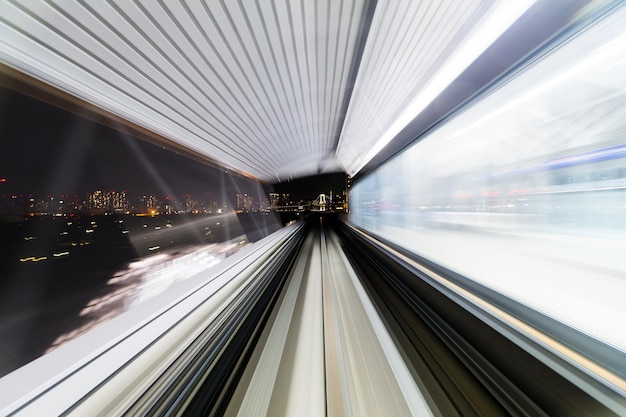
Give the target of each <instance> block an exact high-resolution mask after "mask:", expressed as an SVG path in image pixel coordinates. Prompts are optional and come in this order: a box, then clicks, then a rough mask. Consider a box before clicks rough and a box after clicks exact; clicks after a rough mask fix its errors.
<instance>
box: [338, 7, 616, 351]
mask: <svg viewBox="0 0 626 417" xmlns="http://www.w3.org/2000/svg"><path fill="white" fill-rule="evenodd" d="M622 9H623V8H622ZM625 18H626V16H625V12H624V10H621V11H618V12H616V13H614V14H613V15H612V16H610V17H608V18H605V20H604V21H602V22H601V23H599V24H596V25H595V26H594V27H591V28H588V29H587V30H586V32H585V33H584V35H581V36H578V37H575V38H573V39H571V40H570V41H569V42H568V43H566V44H564V45H562V46H560V47H559V48H558V49H556V50H554V51H552V52H550V53H549V54H548V55H547V56H545V57H543V58H541V59H539V60H538V61H537V62H535V63H534V64H533V65H532V66H530V67H529V68H527V69H526V70H524V71H522V72H520V73H518V74H516V75H513V76H511V77H509V79H507V80H505V81H504V82H502V83H501V84H500V85H499V86H498V87H497V88H495V89H494V90H493V91H491V92H489V93H487V94H485V95H484V96H483V97H481V98H480V99H479V100H477V101H476V102H475V103H473V104H472V105H471V106H470V107H468V108H467V109H465V110H464V111H463V112H461V113H460V114H458V115H456V116H455V117H454V118H452V119H451V120H449V121H448V122H447V123H445V124H443V125H442V126H440V127H438V128H437V129H436V130H434V131H432V132H431V133H429V134H428V136H427V137H425V138H424V139H423V140H421V141H420V142H418V143H416V144H414V145H413V146H412V147H411V148H409V149H407V150H406V151H405V152H404V153H402V154H400V155H399V156H397V157H396V158H394V159H393V160H391V161H390V162H388V163H387V164H386V165H384V166H383V167H381V168H379V169H378V170H377V171H376V172H374V173H373V174H370V175H368V176H367V177H365V178H363V179H362V180H361V181H359V182H358V183H357V184H356V185H355V186H354V187H353V188H352V192H351V196H350V197H351V204H350V206H351V217H350V218H351V221H352V222H353V223H354V224H356V225H358V226H360V227H362V228H364V229H366V230H369V231H371V232H373V233H375V234H378V235H380V236H382V237H384V238H386V239H387V240H390V241H392V242H394V243H396V244H399V245H401V246H403V247H405V248H407V249H409V250H412V251H414V252H415V253H418V254H420V255H423V256H425V257H427V258H430V259H432V260H434V261H436V262H438V263H440V264H442V265H444V266H446V267H448V268H450V269H452V270H456V271H457V272H459V273H461V274H463V275H465V276H467V277H470V278H472V279H473V280H475V281H478V282H481V283H483V284H485V285H487V286H489V287H491V288H493V289H495V290H497V291H499V292H501V293H503V294H505V295H507V296H509V297H511V298H513V299H516V300H518V301H520V302H522V303H524V304H526V305H528V306H531V307H532V308H534V309H537V310H539V311H541V312H543V313H545V314H547V315H549V316H551V317H553V318H556V319H557V320H560V321H562V322H565V323H567V324H569V325H571V326H573V327H576V328H578V329H580V330H582V331H583V332H585V333H587V334H590V335H592V336H594V337H596V338H599V339H601V340H603V341H605V342H607V343H609V344H611V345H613V346H615V347H617V348H619V349H621V350H624V351H626V332H624V321H625V320H626V304H625V303H624V294H626V279H625V277H626V258H624V253H626V139H625V138H626V77H624V74H626V55H625V54H624V51H625V50H626V27H625V26H624V25H623V21H624V19H625Z"/></svg>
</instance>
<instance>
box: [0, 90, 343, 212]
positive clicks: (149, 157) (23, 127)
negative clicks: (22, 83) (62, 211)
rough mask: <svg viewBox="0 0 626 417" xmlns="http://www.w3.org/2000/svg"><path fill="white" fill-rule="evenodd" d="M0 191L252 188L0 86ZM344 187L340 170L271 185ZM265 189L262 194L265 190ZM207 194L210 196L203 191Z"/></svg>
mask: <svg viewBox="0 0 626 417" xmlns="http://www.w3.org/2000/svg"><path fill="white" fill-rule="evenodd" d="M2 179H5V180H6V182H1V183H0V194H5V195H7V194H35V195H48V194H49V195H53V196H58V195H62V194H69V195H74V194H77V195H84V193H85V192H86V191H90V190H91V191H93V190H97V189H100V190H105V191H108V190H115V191H122V190H125V191H126V192H127V195H128V196H129V197H131V198H132V197H133V196H138V195H147V194H158V195H173V196H175V197H177V198H179V197H180V196H182V195H183V194H192V195H193V196H194V198H196V199H198V200H206V201H210V200H216V201H220V200H222V199H221V197H220V196H219V195H224V194H223V193H222V192H224V193H225V194H228V196H229V198H232V196H231V195H230V194H232V195H234V194H235V193H238V192H240V193H243V192H247V193H252V194H255V193H258V192H259V187H258V186H257V185H255V184H253V183H252V182H251V181H248V180H245V179H242V178H239V177H237V176H235V175H231V174H229V175H225V174H224V172H223V170H219V169H216V168H214V167H210V166H208V165H204V164H202V163H200V162H197V161H193V160H190V159H188V158H186V157H183V156H181V155H178V154H175V153H174V152H171V151H169V150H165V149H163V148H161V147H158V146H155V145H152V144H149V143H147V142H144V141H141V140H138V139H135V138H133V137H131V136H129V135H127V134H125V133H122V132H120V131H117V130H114V129H112V128H109V127H106V126H103V125H100V124H97V123H95V122H92V121H90V120H88V119H85V118H83V117H80V116H78V115H76V114H74V113H70V112H68V111H65V110H63V109H60V108H58V107H55V106H53V105H50V104H47V103H44V102H41V101H39V100H37V99H35V98H32V97H29V96H25V95H22V94H20V93H17V92H15V91H13V90H10V89H6V88H2V87H0V181H1V180H2ZM331 188H332V189H333V191H334V192H337V191H340V190H343V188H345V176H344V175H343V174H334V175H321V176H318V177H309V178H304V179H299V180H294V181H290V182H285V183H282V184H277V185H276V191H279V192H289V193H291V194H292V196H293V197H305V196H313V198H315V197H316V196H317V195H319V194H320V193H322V192H325V193H326V194H328V192H329V190H330V189H331ZM270 191H271V187H270V188H268V187H266V189H265V190H264V191H263V192H270ZM209 194H210V195H209Z"/></svg>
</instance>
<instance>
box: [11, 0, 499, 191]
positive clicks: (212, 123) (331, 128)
mask: <svg viewBox="0 0 626 417" xmlns="http://www.w3.org/2000/svg"><path fill="white" fill-rule="evenodd" d="M502 4H503V2H500V3H498V2H495V1H470V0H457V1H446V2H440V1H435V0H433V1H409V0H406V1H400V0H398V1H378V2H377V3H376V2H372V1H366V0H343V1H335V0H317V1H308V0H302V1H289V0H287V1H278V0H277V1H252V0H238V1H218V0H215V1H207V2H204V1H196V0H188V1H152V0H150V1H147V0H146V1H128V0H119V1H115V0H108V1H102V0H94V1H54V0H50V1H17V0H16V1H12V0H7V1H4V2H3V5H2V9H3V11H2V14H1V15H0V61H1V62H2V63H3V64H5V65H6V66H8V67H10V68H13V69H17V70H18V71H20V72H22V73H25V74H27V75H28V76H30V77H33V78H34V79H37V80H40V81H43V82H45V83H48V84H51V85H53V86H54V87H56V88H58V89H60V90H62V91H64V92H66V93H69V94H72V95H74V96H76V97H78V98H79V99H81V100H84V101H87V102H89V103H92V104H94V105H96V106H98V107H100V108H102V109H104V110H105V111H107V112H109V113H112V114H113V115H115V116H116V117H120V118H122V119H125V120H128V121H129V122H131V123H133V124H135V125H137V126H139V127H141V128H145V129H148V130H150V131H152V132H155V133H156V134H157V135H159V136H161V137H164V138H167V139H168V140H171V141H173V142H176V143H179V144H181V145H183V146H184V147H186V148H188V149H190V150H192V151H193V152H196V153H199V154H202V155H206V156H207V157H208V158H210V159H212V160H214V161H216V162H217V163H219V164H221V165H223V166H225V167H228V168H230V169H234V170H237V171H239V172H241V173H244V174H247V175H250V176H253V177H255V178H258V179H260V180H264V181H268V182H278V181H283V180H286V179H288V178H292V177H301V176H307V175H311V174H318V173H324V172H335V171H343V170H345V171H347V172H354V171H356V170H358V169H359V167H360V166H362V164H363V163H364V161H365V162H367V159H368V158H371V155H369V156H368V154H371V153H372V152H373V151H376V146H377V145H376V143H377V141H378V140H379V139H380V137H381V136H384V135H387V136H389V135H393V134H394V133H393V132H394V127H393V126H392V125H393V124H394V122H395V121H396V120H397V119H398V118H399V117H401V116H402V112H403V110H404V109H405V108H406V107H407V106H408V105H409V104H410V102H412V101H413V100H414V99H415V97H416V96H420V95H422V94H423V95H428V94H430V93H432V91H431V92H429V88H430V89H431V90H432V88H431V87H432V85H431V84H432V82H433V80H435V79H436V76H437V74H439V72H441V69H442V68H444V67H445V66H446V65H447V64H448V63H449V62H450V61H451V60H454V59H457V57H456V55H455V54H457V53H458V51H459V50H460V49H461V47H462V46H463V44H464V43H465V41H466V39H468V38H469V37H470V35H471V34H472V33H473V32H475V31H476V28H477V27H479V26H480V24H481V22H482V21H484V20H485V19H486V18H488V17H489V16H490V15H493V14H494V13H495V12H494V10H496V9H497V8H498V7H501V6H502ZM484 42H485V43H488V41H484ZM485 46H487V45H485ZM478 49H480V48H478ZM483 50H484V48H483ZM405 118H406V117H405ZM407 122H408V121H407ZM404 123H405V124H406V122H404ZM396 124H397V123H396ZM401 127H402V126H401ZM390 132H391V133H390ZM396 132H397V129H396Z"/></svg>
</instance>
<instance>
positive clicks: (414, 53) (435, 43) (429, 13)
mask: <svg viewBox="0 0 626 417" xmlns="http://www.w3.org/2000/svg"><path fill="white" fill-rule="evenodd" d="M383 3H384V4H383ZM391 4H393V7H390V6H391ZM494 4H495V1H490V0H450V1H411V0H397V1H388V2H380V3H379V4H378V7H377V9H376V14H375V15H374V18H373V21H372V25H371V28H370V33H369V36H368V39H367V43H366V45H365V49H364V51H363V58H362V64H361V66H360V68H359V73H358V76H357V79H356V84H355V87H354V93H353V95H352V99H351V102H350V107H349V109H348V113H347V116H346V121H345V125H344V128H343V131H342V134H341V139H340V142H339V146H338V149H337V156H338V158H339V160H340V161H341V163H342V164H343V166H344V167H345V168H346V170H347V171H348V172H349V173H350V172H351V171H358V169H360V167H361V166H362V165H363V164H364V163H365V162H367V160H369V159H368V156H369V157H370V158H371V156H372V155H368V154H369V153H370V151H371V150H372V149H375V145H376V143H377V141H378V140H379V139H380V138H381V137H382V136H383V135H385V133H386V132H387V131H388V129H390V127H391V126H392V124H393V123H394V122H395V121H396V120H397V119H398V117H399V116H400V113H401V112H403V111H404V110H405V109H406V108H407V107H408V106H409V105H410V103H411V102H412V101H413V100H414V99H415V98H416V97H419V96H420V94H421V93H422V92H423V91H424V90H425V89H426V88H428V87H429V84H430V83H431V82H432V80H433V78H434V76H435V75H438V73H439V71H441V69H442V67H443V66H444V65H445V64H446V63H449V61H450V60H452V59H457V56H456V53H457V51H458V49H459V46H460V45H461V44H462V43H463V42H464V41H465V40H466V37H467V36H468V34H469V33H471V32H472V31H473V30H475V29H476V27H477V26H479V24H480V23H481V19H483V18H484V16H485V14H486V13H489V12H490V9H492V8H493V6H494ZM407 34H409V36H407ZM402 127H403V126H402ZM397 133H398V132H397V131H396V132H395V133H394V134H393V135H395V134H397ZM393 135H392V136H393Z"/></svg>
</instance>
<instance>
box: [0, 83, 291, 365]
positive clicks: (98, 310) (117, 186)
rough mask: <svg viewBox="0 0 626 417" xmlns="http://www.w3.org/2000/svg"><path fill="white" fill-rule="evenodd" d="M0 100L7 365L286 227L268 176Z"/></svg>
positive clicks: (2, 316) (25, 100) (6, 96)
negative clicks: (251, 175) (260, 178)
mask: <svg viewBox="0 0 626 417" xmlns="http://www.w3.org/2000/svg"><path fill="white" fill-rule="evenodd" d="M0 99H1V100H0V102H1V104H2V108H1V109H0V110H1V111H0V118H1V121H2V123H0V138H1V139H0V178H1V180H0V252H1V255H0V338H1V339H2V343H0V376H2V375H4V374H6V373H8V372H10V371H11V370H13V369H16V368H17V367H19V366H21V365H23V364H24V363H26V362H28V361H30V360H32V359H34V358H36V357H38V356H40V355H41V354H43V353H45V352H48V351H51V350H53V349H55V348H56V347H58V346H60V345H61V344H63V343H65V342H66V341H68V340H71V339H72V338H74V337H76V336H78V335H80V334H82V333H85V332H86V331H88V330H89V329H91V328H93V327H94V326H96V325H98V324H99V323H103V322H105V321H107V320H109V319H110V318H112V317H115V316H116V315H118V314H120V313H122V312H124V311H126V310H128V309H130V308H133V307H134V306H136V305H139V304H140V303H142V302H144V301H146V300H148V299H150V298H153V297H155V296H157V295H158V294H160V293H163V292H164V291H167V290H168V289H169V288H171V287H172V286H173V285H176V284H177V283H179V282H181V281H182V280H186V279H188V278H190V277H192V276H194V275H196V274H198V273H200V272H201V271H203V270H205V269H207V268H210V267H211V266H213V265H215V264H216V263H218V262H219V261H220V260H222V259H224V258H225V257H226V256H229V255H231V254H233V253H235V252H236V251H238V250H239V249H241V248H243V247H244V246H245V245H247V244H248V243H250V242H254V241H256V240H259V239H261V238H263V237H264V236H267V235H268V234H270V233H272V232H274V231H275V230H277V229H278V228H279V227H281V221H280V219H279V218H278V216H277V214H276V213H275V212H273V211H270V210H269V209H270V207H269V202H268V196H269V194H270V193H271V191H272V190H271V189H269V188H267V187H265V186H263V185H261V184H259V183H256V182H254V181H251V180H249V179H246V178H243V177H240V176H238V175H236V174H234V173H230V172H227V171H224V170H223V169H217V168H213V167H210V166H207V165H205V164H202V163H199V162H196V161H194V160H190V159H188V158H185V157H183V156H181V155H178V154H176V153H173V152H170V151H167V150H165V149H163V148H161V147H158V146H154V145H151V144H148V143H144V142H140V141H138V140H137V139H135V138H134V137H132V136H131V135H130V134H129V133H128V129H126V128H125V127H124V126H116V129H111V128H108V127H105V126H101V125H98V124H96V123H93V122H91V121H89V120H87V119H84V118H81V117H79V116H76V115H74V114H71V113H69V112H65V111H63V110H61V109H59V108H56V107H53V106H50V105H48V104H45V103H42V102H40V101H38V100H36V99H33V98H30V97H26V96H23V95H21V94H18V93H16V92H13V91H11V90H8V89H1V90H0Z"/></svg>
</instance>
